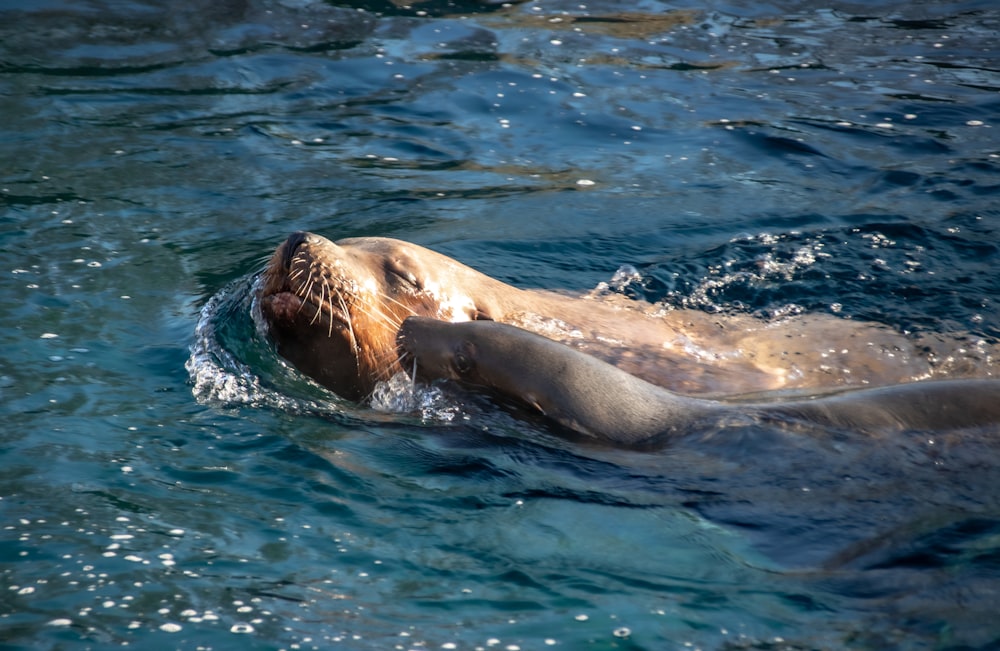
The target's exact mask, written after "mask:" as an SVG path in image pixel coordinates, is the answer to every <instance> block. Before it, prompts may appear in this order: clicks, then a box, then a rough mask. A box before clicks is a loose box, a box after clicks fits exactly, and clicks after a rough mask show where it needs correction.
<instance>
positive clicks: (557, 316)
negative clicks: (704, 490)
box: [254, 232, 990, 400]
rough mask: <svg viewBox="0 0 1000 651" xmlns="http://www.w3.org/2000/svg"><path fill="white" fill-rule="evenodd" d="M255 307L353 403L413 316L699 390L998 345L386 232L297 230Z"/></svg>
mask: <svg viewBox="0 0 1000 651" xmlns="http://www.w3.org/2000/svg"><path fill="white" fill-rule="evenodd" d="M254 314H255V317H256V318H258V320H259V322H260V323H261V324H262V325H263V327H264V329H265V330H266V331H267V332H268V335H269V336H270V338H271V339H272V340H273V342H274V344H275V346H276V348H277V351H278V353H279V354H280V355H281V356H283V357H284V358H286V359H287V360H289V361H290V362H291V363H292V364H293V365H294V366H296V367H297V368H298V369H299V370H301V371H302V372H304V373H305V374H306V375H308V376H310V377H311V378H313V379H314V380H316V381H317V382H319V383H320V384H322V385H324V386H326V387H327V388H329V389H331V390H332V391H334V392H335V393H337V394H339V395H341V396H343V397H345V398H348V399H350V400H362V399H364V398H366V397H367V396H369V395H370V394H371V392H372V390H373V389H374V387H375V385H376V383H377V382H378V381H380V380H386V379H388V378H389V377H391V376H392V375H393V374H395V373H396V372H398V371H400V370H402V369H401V368H400V366H399V365H398V363H397V357H396V345H395V336H396V331H397V329H398V328H399V326H400V324H401V323H402V321H403V319H404V318H406V317H407V316H411V315H419V316H429V317H434V318H437V319H443V320H446V321H469V320H483V319H489V320H494V321H501V322H504V323H510V324H513V325H517V326H520V327H523V328H526V329H528V330H531V331H534V332H538V333H541V334H545V335H546V336H548V337H550V338H553V339H556V340H559V341H562V342H563V343H567V344H569V345H572V346H573V347H575V348H578V349H579V350H582V351H584V352H587V353H589V354H592V355H595V356H597V357H600V358H601V359H603V360H605V361H607V362H609V363H611V364H614V365H615V366H617V367H619V368H621V369H623V370H625V371H627V372H629V373H631V374H633V375H637V376H639V377H642V378H643V379H645V380H647V381H649V382H652V383H654V384H657V385H659V386H663V387H666V388H668V389H672V390H675V391H679V392H682V393H686V394H692V395H707V396H721V395H732V394H741V393H748V392H759V391H771V390H775V389H814V388H818V387H834V386H840V385H864V384H873V385H880V384H891V383H897V382H901V381H909V380H914V379H926V378H929V377H931V376H934V375H949V376H950V375H982V374H988V373H989V370H988V368H989V367H988V365H986V366H984V365H983V363H982V360H983V359H984V358H986V357H987V356H988V354H990V351H988V350H983V349H982V347H981V346H980V347H978V348H977V346H976V345H975V344H973V343H970V342H967V341H964V340H963V339H962V338H960V337H956V338H953V339H948V338H945V337H936V336H924V337H915V336H904V335H902V334H900V333H898V332H895V331H893V330H891V329H889V328H886V327H884V326H879V325H876V324H871V323H864V322H859V321H852V320H848V319H841V318H837V317H833V316H829V315H823V314H815V315H808V314H807V315H801V316H795V317H789V318H787V319H783V320H778V321H770V322H769V321H764V320H761V319H757V318H754V317H750V316H741V315H711V314H707V313H703V312H700V311H697V310H688V309H669V308H666V307H663V306H654V305H649V304H648V303H644V302H642V301H638V300H629V299H626V298H624V297H621V296H617V295H608V296H599V297H593V296H592V297H573V296H564V295H560V294H556V293H553V292H547V291H543V290H524V289H519V288H516V287H512V286H511V285H508V284H505V283H503V282H500V281H499V280H496V279H494V278H491V277H489V276H487V275H485V274H482V273H480V272H478V271H476V270H474V269H472V268H470V267H468V266H466V265H464V264H462V263H460V262H458V261H456V260H453V259H452V258H449V257H447V256H445V255H442V254H440V253H436V252H434V251H431V250H429V249H426V248H423V247H421V246H417V245H416V244H411V243H409V242H403V241H400V240H393V239H389V238H380V237H360V238H349V239H344V240H340V241H338V242H331V241H330V240H328V239H326V238H324V237H322V236H319V235H315V234H312V233H301V232H300V233H293V234H292V235H291V236H290V237H288V239H287V240H285V242H283V243H282V244H281V245H280V246H279V247H278V248H277V250H276V251H275V252H274V254H273V256H272V257H271V259H270V261H269V263H268V264H267V267H266V269H265V270H264V272H263V273H262V275H261V278H260V279H259V282H258V285H257V290H256V295H255V308H254ZM962 349H964V350H962ZM960 351H961V352H960Z"/></svg>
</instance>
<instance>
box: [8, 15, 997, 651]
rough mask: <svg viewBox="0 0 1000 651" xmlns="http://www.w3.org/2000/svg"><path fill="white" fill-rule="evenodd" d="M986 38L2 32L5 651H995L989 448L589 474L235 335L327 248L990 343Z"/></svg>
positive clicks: (456, 409) (747, 448) (985, 23)
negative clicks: (285, 278) (257, 286)
mask: <svg viewBox="0 0 1000 651" xmlns="http://www.w3.org/2000/svg"><path fill="white" fill-rule="evenodd" d="M994 5H995V3H992V2H986V1H983V0H980V1H969V2H894V1H885V2H874V3H873V2H867V3H835V8H830V6H829V5H823V4H820V3H814V2H796V3H791V2H787V3H784V2H765V3H757V2H742V1H735V2H722V1H720V2H712V1H708V2H701V3H692V2H684V1H681V2H664V1H655V0H636V1H635V2H627V3H626V2H615V1H611V0H598V1H597V2H591V1H583V2H581V1H580V0H576V1H574V2H568V1H563V0H539V1H536V2H523V3H503V4H501V3H491V2H467V1H447V0H429V1H428V2H422V3H414V4H413V5H405V4H403V3H402V2H385V1H381V0H357V1H355V2H352V1H348V0H344V1H342V2H312V1H309V0H302V1H297V0H231V1H225V2H208V1H206V0H194V1H192V2H185V3H169V2H156V1H154V0H149V1H147V2H140V1H123V2H107V1H103V0H93V1H90V2H86V3H82V2H62V1H59V0H50V1H43V2H38V1H31V2H29V1H27V0H25V1H21V2H18V1H16V0H11V1H7V2H2V3H0V116H2V120H0V261H2V265H0V281H2V283H3V288H2V291H0V319H2V322H0V325H2V327H0V333H2V334H0V351H2V353H0V414H2V417H3V426H2V428H0V527H2V535H0V577H2V582H0V640H2V642H3V645H4V646H5V648H10V649H77V648H95V649H97V648H114V647H125V646H127V647H130V648H139V649H207V648H213V649H228V648H237V647H239V648H245V649H335V648H344V649H505V650H509V651H515V650H519V649H521V650H528V649H543V648H549V647H551V648H557V649H558V648H563V649H631V650H638V649H695V648H700V649H884V648H903V649H986V648H995V647H996V645H998V644H1000V623H998V622H997V620H996V613H997V612H1000V492H998V490H997V487H998V486H1000V439H998V438H997V434H1000V433H998V432H995V431H992V432H991V431H985V432H975V433H946V432H942V433H941V435H940V436H935V437H906V436H899V437H890V438H885V439H876V440H860V439H855V438H853V437H837V436H830V437H793V436H791V435H788V434H783V433H780V432H772V431H767V430H765V429H757V430H748V431H747V432H746V435H745V436H744V437H743V438H742V439H740V440H737V441H735V442H734V441H732V440H730V441H728V442H727V443H725V444H723V443H721V442H718V443H717V442H713V441H711V440H709V441H706V442H702V443H701V444H699V445H687V446H685V445H680V446H677V447H674V448H671V449H668V450H665V451H663V452H662V453H658V454H648V453H634V452H616V451H612V450H594V449H589V448H587V447H585V446H580V445H576V444H573V443H570V442H566V441H563V440H562V439H560V438H559V436H558V433H557V432H555V431H554V430H553V429H552V427H551V426H549V425H548V424H546V423H545V422H543V421H540V420H537V419H534V418H532V417H530V416H529V415H527V414H524V413H520V412H518V411H516V410H511V409H510V408H508V407H507V406H505V405H500V404H497V403H495V402H494V401H492V400H491V399H490V398H489V397H486V396H476V395H468V394H462V393H461V392H459V391H457V390H452V389H448V388H447V387H445V388H443V389H441V391H440V392H439V393H431V394H428V395H426V396H424V398H423V400H424V402H422V403H421V404H419V405H417V406H415V407H413V408H412V409H409V410H406V411H402V412H384V411H378V410H373V409H371V408H369V407H367V406H364V405H354V404H350V403H346V402H344V401H341V400H339V399H338V398H337V397H336V396H333V395H331V394H329V393H327V392H325V391H323V390H321V389H319V388H317V387H315V386H314V385H311V384H310V383H309V382H308V381H306V380H305V379H304V378H302V377H301V376H299V375H297V374H296V372H295V371H294V370H293V369H290V368H288V367H287V366H286V365H284V364H283V363H282V362H281V360H280V359H279V358H278V357H277V356H276V355H275V354H274V352H273V350H272V349H271V347H270V346H269V344H268V342H267V341H266V339H264V338H262V337H261V336H260V334H259V333H258V331H257V329H256V328H255V327H254V324H253V322H252V320H251V318H250V299H249V295H250V289H251V285H252V282H253V278H254V276H255V274H256V273H257V272H258V271H259V270H260V269H261V267H262V264H263V262H264V260H265V259H266V258H267V257H268V256H269V255H270V253H271V252H272V251H273V250H274V248H275V247H276V246H277V245H278V244H279V243H280V242H281V241H282V240H283V239H284V238H285V237H286V236H287V235H288V234H289V233H290V232H292V231H295V230H310V231H315V232H318V233H322V234H324V235H326V236H328V237H331V238H333V239H337V238H340V237H348V236H358V235H380V236H391V237H397V238H402V239H407V240H411V241H414V242H417V243H420V244H422V245H425V246H429V247H432V248H435V249H437V250H439V251H442V252H444V253H446V254H448V255H451V256H454V257H456V258H458V259H459V260H462V261H463V262H465V263H467V264H470V265H472V266H474V267H476V268H477V269H479V270H481V271H483V272H485V273H488V274H490V275H492V276H495V277H497V278H500V279H502V280H504V281H507V282H510V283H512V284H515V285H517V286H520V287H539V288H549V289H558V290H566V291H571V292H577V293H585V292H588V291H590V290H592V289H593V288H594V287H596V286H598V285H599V284H600V283H602V282H607V281H608V280H609V279H610V278H611V277H612V276H613V274H614V273H615V271H616V270H617V269H618V268H619V267H621V266H623V265H631V266H633V267H635V268H636V269H637V270H638V272H639V280H638V281H634V282H632V283H630V284H628V285H627V286H623V287H621V288H620V291H622V292H623V293H626V294H627V295H629V296H633V297H635V298H642V299H646V300H650V301H654V302H661V303H663V304H665V305H667V306H677V307H688V308H693V309H701V310H707V311H713V312H723V313H724V312H734V313H751V314H756V315H758V316H760V317H761V318H778V317H780V316H781V315H787V314H796V313H803V312H819V313H831V314H835V315H839V316H841V317H843V318H851V319H866V320H872V321H877V322H881V323H885V324H887V325H889V326H891V327H893V328H896V329H899V330H902V331H907V332H914V333H953V334H954V333H957V334H960V335H962V336H966V337H968V340H969V341H970V342H971V345H976V342H977V341H983V342H987V343H996V341H997V339H998V338H1000V325H998V324H1000V306H998V297H1000V280H998V274H997V273H996V268H997V265H998V263H1000V204H998V200H997V197H998V196H1000V138H998V136H997V127H998V125H1000V94H998V93H1000V66H998V61H1000V56H998V55H1000V50H998V46H997V43H998V42H1000V40H998V36H1000V10H998V9H997V8H996V7H995V6H994ZM986 363H987V364H989V363H992V361H991V360H987V362H986Z"/></svg>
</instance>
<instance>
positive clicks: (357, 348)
mask: <svg viewBox="0 0 1000 651" xmlns="http://www.w3.org/2000/svg"><path fill="white" fill-rule="evenodd" d="M337 300H338V301H340V309H341V310H342V311H343V313H344V325H346V326H347V336H348V337H350V339H351V350H353V351H354V354H355V355H356V356H358V357H360V355H361V345H360V344H359V343H358V338H357V337H356V336H355V335H354V319H353V318H351V313H350V311H349V310H348V309H347V303H346V302H345V301H344V295H343V294H340V293H338V294H337ZM330 318H331V323H332V319H333V302H332V301H331V303H330ZM331 328H332V326H331ZM330 333H331V334H333V330H332V329H331V330H330ZM358 369H359V372H360V364H359V365H358Z"/></svg>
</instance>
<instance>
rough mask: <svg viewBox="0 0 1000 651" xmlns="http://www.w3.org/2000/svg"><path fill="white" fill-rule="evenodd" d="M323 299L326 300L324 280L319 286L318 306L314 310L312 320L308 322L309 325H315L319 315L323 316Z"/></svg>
mask: <svg viewBox="0 0 1000 651" xmlns="http://www.w3.org/2000/svg"><path fill="white" fill-rule="evenodd" d="M325 299H326V281H325V280H324V281H323V282H322V284H320V292H319V305H318V307H317V308H316V314H314V315H313V318H312V319H310V320H309V325H312V324H314V323H316V321H318V320H319V317H320V315H321V314H323V302H324V301H325ZM331 323H332V322H331Z"/></svg>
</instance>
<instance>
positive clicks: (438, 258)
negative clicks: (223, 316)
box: [257, 232, 497, 400]
mask: <svg viewBox="0 0 1000 651" xmlns="http://www.w3.org/2000/svg"><path fill="white" fill-rule="evenodd" d="M496 283H497V281H494V280H492V279H490V278H488V277H487V276H484V275H483V274H480V273H479V272H477V271H475V270H473V269H471V268H469V267H466V266H465V265H462V264H461V263H459V262H456V261H455V260H453V259H451V258H449V257H447V256H444V255H441V254H439V253H435V252H434V251H431V250H429V249H425V248H423V247H420V246H417V245H415V244H410V243H409V242H403V241H400V240H393V239H389V238H381V237H361V238H349V239H344V240H339V241H337V242H331V241H330V240H328V239H326V238H325V237H322V236H320V235H315V234H313V233H303V232H298V233H293V234H292V235H291V236H289V237H288V239H287V240H285V241H284V242H283V243H282V244H281V245H280V246H279V247H278V248H277V250H276V251H275V252H274V255H272V256H271V259H270V261H269V262H268V264H267V268H266V269H265V270H264V272H263V275H262V278H261V281H260V283H259V289H258V294H257V299H258V305H259V309H260V316H261V317H262V318H263V320H264V323H265V327H266V330H267V332H268V335H269V337H270V338H271V339H272V341H273V342H274V344H275V346H276V347H277V350H278V353H279V354H280V355H281V356H282V357H284V358H285V359H287V360H288V361H290V362H291V363H292V364H293V365H294V366H295V367H297V368H298V369H299V370H300V371H302V372H303V373H305V374H306V375H308V376H310V377H311V378H313V379H314V380H316V381H317V382H319V383H320V384H322V385H324V386H325V387H327V388H329V389H330V390H332V391H334V392H335V393H337V394H338V395H340V396H342V397H344V398H347V399H349V400H361V399H364V398H366V397H367V396H368V395H370V394H371V392H372V390H373V389H374V387H375V384H376V383H377V382H378V381H380V380H387V379H388V378H389V377H391V376H392V375H393V374H394V373H396V372H397V371H399V370H401V367H400V366H399V362H398V356H397V352H396V332H397V330H398V329H399V326H400V325H401V324H402V322H403V319H405V318H406V317H408V316H412V315H422V316H429V317H434V318H436V319H443V320H446V321H468V320H470V319H483V318H487V319H489V318H492V316H490V311H491V310H495V308H494V307H491V304H490V301H489V300H488V294H489V292H487V291H485V288H486V287H487V286H491V285H492V284H496ZM479 289H483V290H484V291H483V292H481V293H477V290H479Z"/></svg>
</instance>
